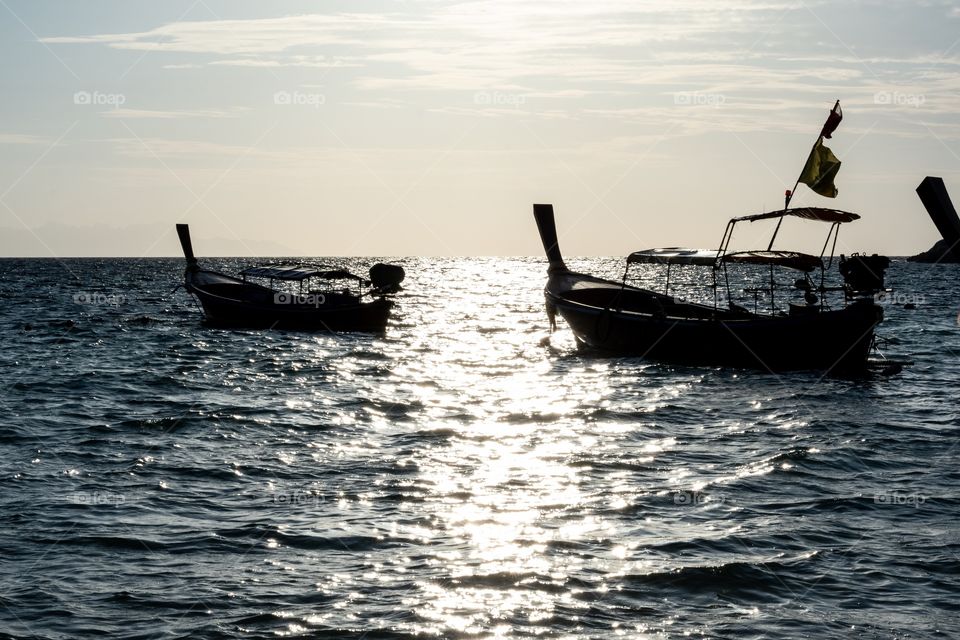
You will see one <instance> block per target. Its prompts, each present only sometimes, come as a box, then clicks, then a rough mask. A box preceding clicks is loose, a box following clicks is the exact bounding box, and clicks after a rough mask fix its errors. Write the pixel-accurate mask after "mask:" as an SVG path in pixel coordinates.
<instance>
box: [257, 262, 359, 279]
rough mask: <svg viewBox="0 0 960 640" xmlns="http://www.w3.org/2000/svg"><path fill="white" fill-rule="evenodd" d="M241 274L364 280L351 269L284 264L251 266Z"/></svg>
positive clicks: (262, 276)
mask: <svg viewBox="0 0 960 640" xmlns="http://www.w3.org/2000/svg"><path fill="white" fill-rule="evenodd" d="M240 275H242V276H246V277H251V278H271V279H273V280H306V279H307V278H325V279H328V280H339V279H352V280H363V278H361V277H360V276H357V275H354V274H352V273H350V272H349V271H344V270H343V269H330V268H327V267H322V268H318V267H309V266H303V265H282V264H281V265H267V266H261V267H249V268H247V269H244V270H243V271H241V272H240Z"/></svg>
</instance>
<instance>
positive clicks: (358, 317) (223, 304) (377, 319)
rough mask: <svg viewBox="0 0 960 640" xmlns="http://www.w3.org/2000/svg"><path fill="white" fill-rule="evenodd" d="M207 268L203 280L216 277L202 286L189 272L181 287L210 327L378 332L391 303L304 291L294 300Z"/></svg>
mask: <svg viewBox="0 0 960 640" xmlns="http://www.w3.org/2000/svg"><path fill="white" fill-rule="evenodd" d="M199 273H204V272H199ZM206 273H207V274H209V276H208V278H207V279H213V278H216V281H215V282H213V283H206V285H205V284H204V283H203V280H204V278H203V277H202V276H200V277H198V276H197V274H191V273H189V272H188V273H187V275H186V282H185V286H186V289H187V291H189V292H190V293H192V294H194V295H195V296H196V297H197V299H198V300H199V301H200V305H201V307H202V308H203V314H204V320H205V322H206V323H207V324H209V325H212V326H218V327H238V328H240V327H242V328H252V329H298V330H310V331H338V332H339V331H358V332H366V333H382V332H383V331H384V330H385V329H386V326H387V321H388V320H389V317H390V309H391V308H392V307H393V302H392V301H390V300H387V299H385V298H373V299H371V300H369V301H366V302H361V301H360V299H359V298H357V297H355V296H343V297H340V296H336V295H329V294H328V295H326V296H320V295H311V296H306V298H305V299H306V302H304V303H298V302H296V301H295V300H294V299H293V297H292V296H286V297H284V296H277V294H276V292H274V291H271V290H269V289H266V288H264V287H259V286H257V285H252V284H246V283H242V282H238V281H235V280H234V281H233V282H227V281H228V280H231V279H229V278H226V277H224V276H222V274H215V273H211V272H206ZM198 281H199V282H198Z"/></svg>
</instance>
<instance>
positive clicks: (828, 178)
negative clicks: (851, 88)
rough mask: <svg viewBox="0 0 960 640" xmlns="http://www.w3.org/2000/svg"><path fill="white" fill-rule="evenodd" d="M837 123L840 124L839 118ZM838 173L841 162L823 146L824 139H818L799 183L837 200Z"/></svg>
mask: <svg viewBox="0 0 960 640" xmlns="http://www.w3.org/2000/svg"><path fill="white" fill-rule="evenodd" d="M837 122H840V120H839V118H838V119H837ZM828 124H829V121H828ZM838 171H840V161H839V160H837V156H835V155H833V151H830V149H829V148H827V147H825V146H823V138H818V139H817V144H815V145H813V149H812V150H811V151H810V157H809V158H807V164H806V165H804V167H803V172H802V173H801V174H800V180H799V181H798V182H802V183H803V184H805V185H807V186H808V187H810V188H811V189H813V190H814V191H816V192H817V193H819V194H820V195H822V196H826V197H827V198H836V197H837V187H836V186H834V184H833V179H834V178H836V177H837V172H838Z"/></svg>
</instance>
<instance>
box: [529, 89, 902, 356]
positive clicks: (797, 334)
mask: <svg viewBox="0 0 960 640" xmlns="http://www.w3.org/2000/svg"><path fill="white" fill-rule="evenodd" d="M834 114H837V115H834ZM839 118H840V116H839V103H838V104H837V105H836V106H835V107H834V110H833V111H831V119H830V120H828V122H827V125H825V126H824V129H823V131H821V136H820V138H819V139H818V141H817V143H816V144H815V145H814V148H813V151H812V152H811V159H809V160H808V162H807V166H805V167H804V173H803V174H801V177H800V179H798V181H797V182H798V184H799V183H800V182H801V181H803V182H805V184H811V183H813V184H814V185H815V186H813V187H812V188H814V189H815V190H817V192H818V193H822V194H824V195H829V193H830V191H831V190H832V193H833V195H835V194H836V188H835V187H834V186H833V175H835V174H836V170H837V168H839V161H836V158H835V157H833V154H832V153H830V151H829V149H826V147H823V146H822V139H823V137H824V136H826V137H829V134H830V133H831V132H832V131H833V129H835V128H836V124H837V123H839ZM834 121H835V122H834ZM831 124H832V128H831ZM826 154H829V157H830V158H832V159H833V161H835V165H834V166H829V163H826V164H827V166H826V167H825V170H826V171H829V172H831V175H829V176H824V175H823V173H822V171H821V172H819V173H818V172H817V171H812V172H811V171H810V164H811V162H812V161H813V160H814V159H815V156H817V159H819V160H823V159H825V158H826ZM823 168H824V167H821V169H823ZM795 189H796V186H795V187H794V190H795ZM791 195H792V192H791V191H788V192H787V197H786V202H785V206H784V209H782V210H779V211H771V212H768V213H760V214H756V215H749V216H742V217H736V218H733V219H731V220H730V221H729V222H728V223H727V227H726V230H725V231H724V235H723V239H722V240H721V242H720V245H719V248H718V249H716V250H695V249H679V248H675V247H674V248H667V249H650V250H645V251H637V252H634V253H632V254H630V255H629V256H628V257H627V259H626V268H625V269H624V273H623V277H622V278H621V279H620V280H619V281H616V280H606V279H603V278H598V277H595V276H592V275H588V274H584V273H577V272H574V271H571V270H570V269H568V268H567V266H566V264H565V263H564V260H563V256H562V254H561V252H560V247H559V244H558V240H557V230H556V223H555V220H554V212H553V205H550V204H535V205H534V207H533V209H534V217H535V219H536V222H537V227H538V229H539V232H540V239H541V241H542V242H543V247H544V250H545V252H546V255H547V259H548V261H549V267H548V271H547V273H548V280H547V284H546V288H545V291H544V294H545V297H546V307H547V313H548V316H549V318H550V322H551V327H552V328H556V316H557V315H559V316H560V317H562V318H563V319H564V320H565V321H566V323H567V324H568V325H569V326H570V328H571V329H572V331H573V334H574V336H575V337H576V340H577V342H578V344H579V345H581V346H586V347H590V348H593V349H596V350H601V351H606V352H610V353H615V354H624V355H635V356H641V357H644V358H649V359H652V360H658V361H666V362H674V363H682V364H691V365H708V366H733V367H744V368H754V369H761V370H768V371H789V370H804V369H810V370H818V371H823V372H827V373H832V374H838V375H847V374H857V373H861V372H864V371H866V370H867V369H868V362H869V358H868V356H869V354H870V351H871V347H872V346H873V345H874V339H875V338H874V329H875V327H876V326H877V325H878V324H879V323H880V322H881V320H882V319H883V309H882V308H881V307H880V306H879V305H878V304H876V302H875V296H876V294H878V293H880V292H883V291H885V289H884V273H885V270H886V268H887V266H888V265H889V262H890V261H889V259H888V258H886V257H884V256H878V255H872V256H865V255H856V254H855V255H852V256H850V257H845V256H841V257H840V259H839V260H838V261H837V262H838V266H839V271H840V275H841V278H842V283H837V282H836V281H835V279H833V278H828V274H827V270H828V269H829V268H830V267H832V265H833V263H834V262H835V261H834V252H835V249H836V242H837V236H838V234H839V231H840V226H841V225H842V224H846V223H850V222H853V221H855V220H857V219H859V217H860V216H858V215H857V214H855V213H850V212H847V211H840V210H838V209H828V208H822V207H803V208H793V209H791V208H789V203H790V197H791ZM788 217H793V218H800V219H804V220H811V221H817V222H820V223H826V224H827V225H828V226H829V231H828V232H827V240H826V242H825V243H824V245H823V250H822V251H821V253H820V255H819V256H816V255H810V254H806V253H801V252H797V251H780V250H774V249H773V244H774V241H775V239H776V236H777V232H778V231H779V230H780V226H781V223H782V222H783V220H784V219H785V218H788ZM760 220H775V221H776V223H777V224H776V229H775V230H774V232H773V237H772V238H771V239H770V243H769V245H768V246H767V247H766V249H762V250H756V251H731V250H730V243H731V240H732V238H733V233H734V229H735V227H736V226H737V224H738V223H752V222H756V221H760ZM831 240H832V245H831ZM828 248H829V254H828V253H827V250H828ZM644 264H645V265H651V264H652V265H661V266H662V267H664V268H665V271H666V284H665V286H664V289H663V291H662V292H661V291H655V290H653V289H650V288H646V287H642V286H637V285H635V284H632V282H631V273H632V269H634V266H635V265H644ZM675 265H684V266H693V267H697V266H699V267H703V268H705V269H707V270H709V274H710V275H709V276H708V277H705V278H703V279H702V281H703V282H705V283H706V286H707V287H708V288H709V289H712V297H713V300H712V303H711V302H709V301H686V300H682V299H679V298H677V297H674V296H672V295H670V270H671V268H672V267H674V266H675ZM733 268H743V269H747V270H751V269H752V274H753V276H754V284H755V285H757V286H751V287H748V288H745V289H743V290H738V291H737V292H734V291H733V290H732V287H731V278H730V273H729V271H730V269H733ZM759 269H763V273H767V270H769V279H767V278H766V277H764V282H762V283H756V275H757V273H758V270H759ZM783 270H788V271H790V272H792V273H794V274H796V275H799V276H800V277H798V278H796V279H792V280H791V281H790V285H789V288H790V290H791V292H790V293H789V294H785V293H784V292H783V291H782V289H783V287H782V282H778V278H777V274H778V273H782V271H783ZM778 288H779V293H778ZM735 294H742V295H743V297H742V298H741V301H742V302H744V303H746V304H741V303H738V302H737V299H738V296H737V295H735ZM751 299H752V306H750V305H749V301H750V300H751ZM761 301H762V302H761ZM784 303H785V304H784Z"/></svg>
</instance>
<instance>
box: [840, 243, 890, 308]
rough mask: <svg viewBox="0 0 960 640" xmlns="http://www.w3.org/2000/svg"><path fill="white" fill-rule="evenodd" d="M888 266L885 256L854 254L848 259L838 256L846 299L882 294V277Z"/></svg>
mask: <svg viewBox="0 0 960 640" xmlns="http://www.w3.org/2000/svg"><path fill="white" fill-rule="evenodd" d="M889 266H890V258H888V257H887V256H879V255H877V254H873V255H872V256H868V255H861V254H858V253H855V254H853V255H851V256H850V257H849V258H848V257H846V256H844V255H841V256H840V275H842V276H843V290H844V292H845V293H846V295H847V297H848V298H854V297H859V296H874V295H876V294H878V293H881V292H883V291H884V290H885V289H884V285H883V277H884V275H885V273H886V271H887V267H889Z"/></svg>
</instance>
